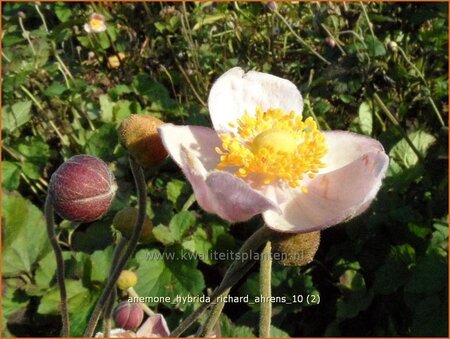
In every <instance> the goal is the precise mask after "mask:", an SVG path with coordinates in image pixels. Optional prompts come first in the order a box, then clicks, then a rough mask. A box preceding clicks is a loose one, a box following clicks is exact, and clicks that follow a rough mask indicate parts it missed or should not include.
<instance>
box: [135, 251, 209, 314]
mask: <svg viewBox="0 0 450 339" xmlns="http://www.w3.org/2000/svg"><path fill="white" fill-rule="evenodd" d="M136 261H137V262H138V264H139V268H138V269H137V271H136V274H137V275H138V277H139V279H138V283H137V285H136V287H135V289H136V291H137V293H138V294H139V295H141V296H152V297H156V296H159V297H169V298H170V300H171V302H176V297H177V296H188V295H191V296H198V295H202V294H203V293H202V291H203V289H204V288H205V282H204V279H203V275H202V273H201V272H200V271H199V270H198V269H197V260H196V259H195V258H192V253H190V252H188V251H185V250H183V249H181V248H180V247H179V246H172V247H169V248H166V250H165V251H164V253H161V252H160V251H159V250H156V249H153V250H148V249H144V250H140V251H139V252H138V253H137V254H136ZM165 304H166V305H170V307H173V305H172V304H171V303H165ZM187 306H188V305H186V304H183V303H180V304H179V308H180V309H181V310H184V309H185V308H186V307H187Z"/></svg>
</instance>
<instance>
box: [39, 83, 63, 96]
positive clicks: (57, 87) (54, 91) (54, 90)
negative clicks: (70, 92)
mask: <svg viewBox="0 0 450 339" xmlns="http://www.w3.org/2000/svg"><path fill="white" fill-rule="evenodd" d="M66 90H67V87H66V86H64V85H63V84H62V83H60V82H58V81H55V82H53V83H52V84H51V85H50V86H48V87H47V89H46V90H45V91H44V95H46V96H48V97H55V96H60V95H61V94H63V93H64V92H65V91H66Z"/></svg>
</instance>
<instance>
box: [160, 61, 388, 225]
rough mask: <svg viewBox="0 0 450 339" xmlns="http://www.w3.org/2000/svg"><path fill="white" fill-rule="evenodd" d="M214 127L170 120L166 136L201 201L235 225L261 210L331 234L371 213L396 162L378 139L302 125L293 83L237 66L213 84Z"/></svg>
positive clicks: (276, 219)
mask: <svg viewBox="0 0 450 339" xmlns="http://www.w3.org/2000/svg"><path fill="white" fill-rule="evenodd" d="M208 106H209V113H210V116H211V120H212V123H213V126H214V129H211V128H207V127H201V126H176V125H173V124H164V125H162V126H161V127H160V128H159V133H160V136H161V138H162V141H163V143H164V146H165V147H166V149H167V151H168V152H169V154H170V156H171V157H172V158H173V160H175V162H176V163H177V164H178V166H180V168H181V169H182V170H183V172H184V174H185V175H186V177H187V179H188V180H189V182H190V183H191V184H192V187H193V190H194V193H195V197H196V199H197V202H198V204H199V205H200V206H201V207H202V208H203V209H204V210H205V211H207V212H210V213H215V214H217V215H218V216H220V217H221V218H223V219H225V220H227V221H230V222H242V221H246V220H248V219H250V218H251V217H253V216H255V215H257V214H260V213H262V216H263V218H264V221H265V223H266V224H267V226H268V227H270V228H272V229H274V230H275V231H280V232H290V233H306V232H312V231H317V230H322V229H325V228H327V227H330V226H333V225H336V224H338V223H340V222H343V221H346V220H348V219H350V218H352V217H355V216H357V215H359V214H361V213H362V212H364V211H365V210H366V209H367V208H368V207H369V205H370V203H371V202H372V200H373V199H374V198H375V196H376V194H377V192H378V191H379V189H380V187H381V182H382V179H383V178H384V176H385V174H386V170H387V167H388V163H389V158H388V156H387V155H386V153H385V151H384V149H383V146H382V145H381V144H380V143H379V142H378V141H377V140H375V139H372V138H369V137H366V136H363V135H358V134H355V133H351V132H346V131H324V132H322V131H320V130H319V129H318V128H317V124H316V122H315V121H314V120H313V119H312V118H306V119H303V116H302V110H303V99H302V96H301V94H300V92H299V90H298V89H297V87H296V86H295V85H294V84H293V83H292V82H290V81H288V80H285V79H282V78H279V77H276V76H273V75H270V74H265V73H260V72H254V71H250V72H247V73H245V72H244V71H243V70H242V69H241V68H238V67H236V68H233V69H230V70H229V71H227V72H226V73H225V74H223V75H222V76H221V77H220V78H219V79H218V80H217V81H216V82H215V83H214V85H213V86H212V89H211V92H210V94H209V99H208Z"/></svg>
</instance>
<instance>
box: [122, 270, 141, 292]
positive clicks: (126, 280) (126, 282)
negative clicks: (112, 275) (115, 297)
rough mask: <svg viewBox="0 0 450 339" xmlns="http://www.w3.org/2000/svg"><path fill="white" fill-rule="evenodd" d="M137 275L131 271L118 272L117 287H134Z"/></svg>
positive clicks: (124, 288)
mask: <svg viewBox="0 0 450 339" xmlns="http://www.w3.org/2000/svg"><path fill="white" fill-rule="evenodd" d="M137 280H138V278H137V275H136V273H134V272H133V271H128V270H123V271H122V272H120V275H119V279H117V287H119V288H120V289H121V290H123V291H126V290H127V289H129V288H130V287H134V286H135V285H136V284H137Z"/></svg>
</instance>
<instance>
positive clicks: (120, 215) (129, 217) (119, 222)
mask: <svg viewBox="0 0 450 339" xmlns="http://www.w3.org/2000/svg"><path fill="white" fill-rule="evenodd" d="M137 217H138V209H137V208H134V207H127V208H124V209H122V210H120V211H119V212H117V213H116V215H115V216H114V219H113V225H114V228H115V229H116V230H118V231H120V233H122V236H124V237H125V238H127V239H130V238H131V235H132V234H133V229H134V226H135V224H136V220H137ZM152 230H153V223H152V221H151V220H150V219H149V218H148V217H147V216H145V220H144V227H143V228H142V233H141V236H140V238H139V241H140V242H141V243H149V242H152V241H153V240H155V238H154V236H153V233H152Z"/></svg>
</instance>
